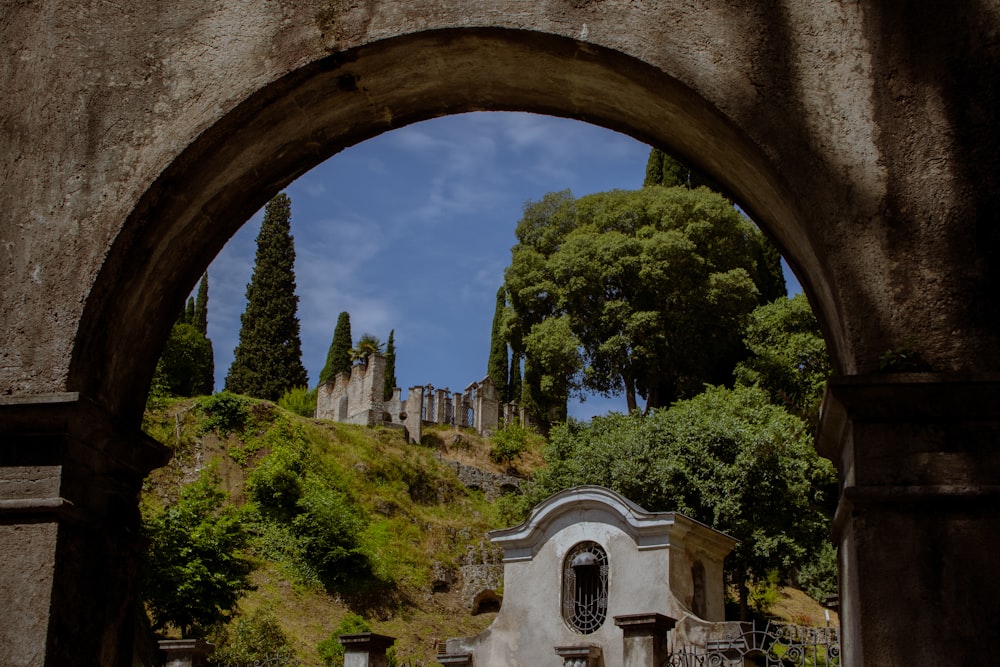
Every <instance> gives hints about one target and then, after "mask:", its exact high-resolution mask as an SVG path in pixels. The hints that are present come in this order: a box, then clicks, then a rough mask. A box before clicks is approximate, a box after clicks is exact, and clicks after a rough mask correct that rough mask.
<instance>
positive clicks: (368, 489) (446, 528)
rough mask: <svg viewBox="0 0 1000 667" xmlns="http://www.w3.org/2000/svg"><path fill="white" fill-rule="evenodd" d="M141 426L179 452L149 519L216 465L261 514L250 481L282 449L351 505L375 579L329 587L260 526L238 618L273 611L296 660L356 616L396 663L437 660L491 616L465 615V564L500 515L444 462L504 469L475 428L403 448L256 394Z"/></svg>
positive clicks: (280, 536)
mask: <svg viewBox="0 0 1000 667" xmlns="http://www.w3.org/2000/svg"><path fill="white" fill-rule="evenodd" d="M217 396H218V395H217ZM145 428H146V430H147V432H148V433H150V434H151V435H153V436H154V437H156V438H158V439H159V440H160V441H161V442H163V443H165V444H167V445H169V446H170V447H171V448H173V450H174V458H173V459H172V461H171V462H170V464H169V465H168V466H167V467H165V468H162V469H159V470H157V471H154V473H153V474H152V475H151V477H150V479H149V480H148V482H147V484H146V488H145V492H144V499H143V503H144V511H146V512H156V511H158V510H159V509H160V508H162V507H164V506H166V505H169V504H170V503H172V502H173V501H174V500H176V498H177V496H178V494H179V491H180V489H181V488H182V487H183V486H184V485H185V484H190V483H191V482H192V481H194V480H195V479H197V478H198V477H199V475H200V474H201V471H202V470H205V469H210V470H214V472H215V474H217V476H218V478H219V481H220V486H221V487H222V488H223V489H224V490H225V491H226V492H227V493H228V495H229V497H230V499H231V501H232V503H234V504H237V505H241V506H250V507H252V506H253V505H254V503H251V502H249V501H251V500H252V499H253V495H252V494H253V489H254V483H255V482H256V483H257V485H258V487H259V486H260V478H261V476H262V474H263V473H264V472H266V471H268V470H273V469H274V468H275V466H276V464H275V462H274V461H275V460H276V458H280V457H278V456H277V455H276V454H275V452H278V453H282V452H288V451H294V452H297V453H298V456H299V459H298V460H300V461H305V462H306V463H301V464H298V465H299V466H300V469H305V468H308V473H307V474H308V476H310V477H311V478H315V479H321V480H323V483H324V484H327V485H329V486H331V488H333V489H335V491H336V493H338V494H340V497H343V498H344V499H345V501H344V502H345V503H349V504H350V505H351V507H353V508H354V509H355V510H356V512H357V515H358V516H360V519H361V520H360V529H359V531H358V535H357V537H358V548H359V550H360V551H361V552H362V553H363V555H364V556H365V557H366V558H367V561H368V564H369V575H368V576H365V577H362V578H360V579H359V580H355V581H346V582H344V581H338V582H337V583H336V584H335V585H334V586H330V585H329V581H324V578H323V577H322V576H319V575H318V574H317V572H315V571H314V569H313V568H311V566H310V565H309V563H307V562H305V559H303V558H299V557H298V555H296V553H294V552H293V550H291V549H289V548H288V544H289V543H290V540H292V537H290V536H289V534H287V533H286V532H282V526H281V525H280V524H279V525H271V523H267V522H262V521H257V522H256V523H254V527H253V529H252V532H253V533H254V537H253V539H252V540H251V550H250V551H251V556H252V559H253V561H254V564H255V565H256V570H255V572H254V574H253V575H252V580H253V583H254V585H255V586H256V590H254V591H252V592H251V593H249V594H248V595H246V596H245V597H244V598H243V599H242V601H241V602H240V613H241V614H242V615H243V616H244V617H248V616H251V615H252V614H253V612H255V611H257V610H261V609H263V610H267V611H268V612H270V613H271V614H273V616H274V617H275V618H276V619H277V621H278V623H279V624H280V626H281V629H282V630H283V631H284V633H285V634H286V635H287V637H288V638H289V640H290V643H291V645H292V646H293V647H294V650H295V653H296V657H297V658H298V659H299V660H300V661H301V662H303V663H305V664H309V665H312V664H321V660H320V656H319V654H318V653H317V649H316V646H317V644H318V643H319V642H320V641H322V640H324V639H327V638H328V637H330V636H331V633H333V632H334V631H335V629H336V628H338V626H339V625H340V623H341V621H342V619H343V618H344V617H345V615H346V614H348V612H353V613H356V614H358V615H360V616H362V617H363V618H364V619H365V620H367V621H368V623H369V624H370V626H371V628H372V630H373V631H374V632H379V633H383V634H388V635H391V636H394V637H397V638H398V640H397V642H396V647H397V655H399V656H401V657H405V658H415V659H419V660H429V659H430V658H431V657H432V656H433V655H434V653H435V647H436V643H437V641H439V640H444V639H446V638H447V637H452V636H462V635H468V634H474V633H476V632H478V631H480V630H481V629H483V628H485V627H486V626H487V625H488V624H489V623H490V621H491V620H492V618H493V617H494V616H495V614H492V613H487V614H480V615H475V616H474V615H472V614H471V613H470V610H469V609H467V608H466V607H464V606H463V604H462V600H461V583H462V582H461V577H460V570H459V566H460V564H461V559H462V557H463V555H464V554H465V553H466V552H467V550H468V549H469V548H470V547H472V546H474V545H479V544H480V543H481V542H482V541H483V539H484V536H485V533H486V532H487V531H488V530H490V529H492V528H497V527H500V522H499V519H498V518H497V509H496V506H495V504H494V503H491V502H488V501H487V500H486V498H485V497H484V496H483V493H482V492H480V491H475V490H470V489H467V488H466V487H465V486H464V485H462V484H461V482H459V480H458V478H457V476H456V473H455V470H454V468H453V467H451V466H449V465H447V464H446V463H445V462H444V461H443V459H448V460H455V461H461V462H463V463H465V464H468V465H474V466H477V467H480V468H483V469H487V470H492V471H495V472H507V470H506V469H505V468H501V467H500V466H498V465H497V464H495V463H493V462H492V461H491V460H490V458H489V448H490V443H489V442H488V441H486V440H484V439H482V438H479V437H478V436H477V435H476V434H475V432H474V431H471V430H467V429H462V430H461V431H458V430H455V429H453V428H434V427H432V428H430V429H425V431H424V434H425V435H424V444H423V445H408V444H406V443H405V441H404V439H403V436H402V433H401V431H398V430H395V429H384V428H363V427H359V426H353V425H348V424H337V423H332V422H327V421H318V420H313V419H306V418H302V417H299V416H297V415H294V414H292V413H289V412H287V411H285V410H283V409H281V408H279V407H277V406H275V405H273V404H270V403H268V402H264V401H251V400H249V399H238V400H236V399H234V400H233V401H229V402H225V401H223V402H219V401H217V400H216V401H214V402H213V400H212V399H200V400H194V399H188V400H181V401H161V402H159V403H157V404H154V405H151V406H150V409H149V411H148V412H147V417H146V423H145ZM540 447H541V440H540V439H537V438H535V439H532V441H531V449H530V450H529V452H527V453H526V454H525V455H524V456H522V457H521V458H519V459H518V460H517V462H516V465H517V466H518V468H519V470H518V472H519V473H520V474H526V473H528V472H530V470H531V469H532V468H533V467H534V466H537V465H539V464H540V463H541V456H540V454H539V450H540ZM303 466H304V467H305V468H302V467H303ZM255 471H256V472H255ZM272 523H273V522H272ZM327 579H329V577H327ZM449 582H450V583H449ZM230 625H231V626H232V625H233V624H232V623H231V624H230ZM230 630H232V627H231V628H230Z"/></svg>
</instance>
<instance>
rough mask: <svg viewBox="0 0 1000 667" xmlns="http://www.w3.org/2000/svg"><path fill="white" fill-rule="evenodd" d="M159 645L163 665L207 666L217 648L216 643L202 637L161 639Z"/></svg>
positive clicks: (172, 666)
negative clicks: (210, 642) (209, 658)
mask: <svg viewBox="0 0 1000 667" xmlns="http://www.w3.org/2000/svg"><path fill="white" fill-rule="evenodd" d="M159 647H160V652H161V653H163V659H164V661H163V667H206V665H208V656H209V655H211V654H212V651H214V650H215V645H214V644H209V643H208V642H206V641H204V640H201V639H161V640H160V641H159Z"/></svg>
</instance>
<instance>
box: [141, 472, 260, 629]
mask: <svg viewBox="0 0 1000 667" xmlns="http://www.w3.org/2000/svg"><path fill="white" fill-rule="evenodd" d="M225 499H226V494H225V493H224V492H222V491H221V490H220V489H219V488H218V479H217V476H215V475H213V473H212V472H210V471H208V470H206V471H203V473H202V475H201V477H200V478H199V479H198V480H197V481H195V482H194V483H193V484H190V485H189V486H187V487H185V488H184V489H183V490H182V491H181V494H180V497H179V499H178V500H177V502H175V503H173V504H172V505H170V506H168V507H166V508H165V509H162V510H159V511H157V510H154V509H151V508H149V507H148V506H146V507H144V510H145V511H144V517H143V530H144V533H145V536H146V538H147V539H148V540H149V547H148V548H147V551H146V559H145V560H144V561H143V570H142V572H141V581H140V591H141V593H142V596H143V599H144V601H145V602H146V607H147V609H149V612H150V615H151V616H152V620H153V628H154V629H156V630H159V629H161V628H163V627H165V626H166V625H167V624H170V625H173V626H175V627H176V628H178V629H179V630H180V632H181V634H182V635H183V636H185V637H189V636H190V635H191V633H192V632H204V631H206V630H208V629H209V628H211V627H213V626H215V625H217V624H218V623H220V622H222V621H224V620H225V619H226V618H227V617H228V616H229V615H230V613H231V612H232V610H233V609H234V607H235V606H236V602H237V600H238V599H239V598H240V596H242V595H243V593H244V592H245V591H247V590H249V589H250V588H251V585H250V580H249V576H250V572H251V570H252V566H251V564H250V562H249V561H248V560H246V559H245V558H244V557H243V556H242V555H241V551H242V549H243V548H244V546H245V545H246V542H247V539H248V535H247V533H246V532H245V530H244V528H243V524H242V522H241V519H240V516H239V510H237V509H236V507H234V506H232V505H225V504H224V501H225Z"/></svg>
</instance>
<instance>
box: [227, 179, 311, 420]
mask: <svg viewBox="0 0 1000 667" xmlns="http://www.w3.org/2000/svg"><path fill="white" fill-rule="evenodd" d="M298 303H299V298H298V296H296V294H295V246H294V240H293V238H292V234H291V200H290V199H289V198H288V196H287V195H285V194H279V195H276V196H275V197H274V198H273V199H271V201H269V202H268V203H267V206H266V207H265V208H264V221H263V223H262V224H261V227H260V233H259V234H258V235H257V256H256V263H255V265H254V270H253V276H252V277H251V279H250V284H249V285H247V307H246V310H245V311H244V312H243V315H242V316H240V338H239V343H238V344H237V346H236V349H235V350H234V353H233V357H234V358H233V363H232V365H231V366H230V367H229V374H228V375H227V376H226V389H227V390H229V391H232V392H234V393H237V394H245V395H247V396H254V397H256V398H263V399H267V400H269V401H277V400H278V399H279V398H281V396H282V394H284V393H285V392H286V391H287V390H289V389H291V388H293V387H302V386H306V385H307V383H308V377H307V376H306V369H305V367H304V366H303V365H302V341H301V339H300V337H299V318H298V315H297V310H298Z"/></svg>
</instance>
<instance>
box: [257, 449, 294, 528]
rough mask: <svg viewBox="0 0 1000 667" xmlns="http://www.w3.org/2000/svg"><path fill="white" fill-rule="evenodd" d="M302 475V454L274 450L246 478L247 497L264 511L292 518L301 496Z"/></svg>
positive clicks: (292, 451)
mask: <svg viewBox="0 0 1000 667" xmlns="http://www.w3.org/2000/svg"><path fill="white" fill-rule="evenodd" d="M304 474H305V461H304V460H303V457H302V453H301V452H299V451H296V450H295V449H293V448H292V447H291V446H288V445H280V446H277V447H274V448H272V449H271V453H270V454H268V455H267V456H266V457H265V458H264V460H263V461H261V462H260V464H259V465H258V466H257V467H256V468H254V469H253V471H252V472H251V473H250V475H249V476H248V477H247V481H246V490H247V494H248V495H249V496H250V497H251V498H252V499H254V500H255V501H257V502H258V503H259V504H260V505H261V507H262V508H264V509H265V510H266V511H270V512H277V513H279V514H281V515H293V514H295V513H296V512H297V509H296V507H297V505H298V502H299V498H300V497H301V496H302V477H303V475H304Z"/></svg>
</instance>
